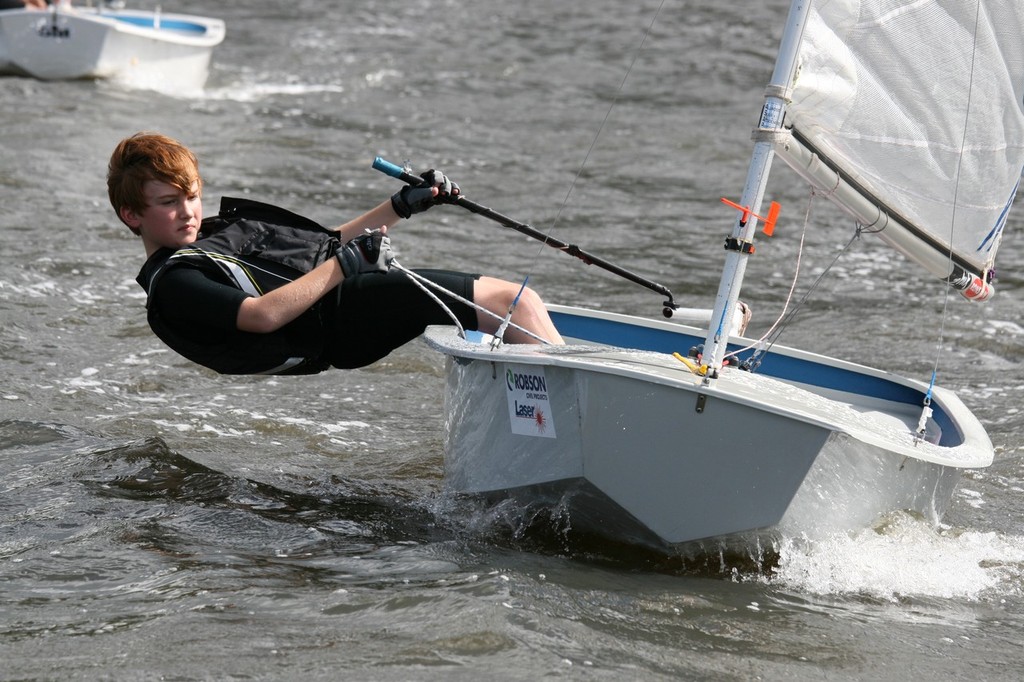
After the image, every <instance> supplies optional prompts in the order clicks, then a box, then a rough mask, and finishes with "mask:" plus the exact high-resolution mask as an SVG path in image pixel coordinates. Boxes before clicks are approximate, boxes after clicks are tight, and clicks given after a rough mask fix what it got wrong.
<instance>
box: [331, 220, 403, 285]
mask: <svg viewBox="0 0 1024 682" xmlns="http://www.w3.org/2000/svg"><path fill="white" fill-rule="evenodd" d="M335 256H336V257H337V259H338V262H339V263H341V272H342V273H343V274H344V275H345V279H348V278H349V277H351V276H352V275H358V274H365V273H370V272H387V271H388V270H390V269H391V261H393V260H394V259H395V253H394V251H392V250H391V238H390V237H387V236H386V235H384V233H382V232H381V231H380V230H373V231H372V232H370V231H369V230H368V231H367V232H366V234H361V235H359V236H358V237H356V238H355V239H351V240H349V241H348V242H347V243H346V244H345V245H344V246H342V247H341V248H340V249H338V252H337V253H336V254H335Z"/></svg>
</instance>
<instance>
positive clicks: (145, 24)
mask: <svg viewBox="0 0 1024 682" xmlns="http://www.w3.org/2000/svg"><path fill="white" fill-rule="evenodd" d="M113 18H114V19H116V20H117V21H121V22H124V23H126V24H131V25H132V26H141V27H142V28H158V24H159V29H160V30H166V31H177V32H178V33H193V34H196V35H202V34H204V33H206V26H204V25H203V24H198V23H196V22H194V21H183V20H180V19H165V18H162V17H155V16H154V17H136V16H119V15H113Z"/></svg>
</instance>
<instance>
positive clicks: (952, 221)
mask: <svg viewBox="0 0 1024 682" xmlns="http://www.w3.org/2000/svg"><path fill="white" fill-rule="evenodd" d="M980 15H981V2H980V1H979V2H978V3H977V5H976V8H975V12H974V46H973V51H972V52H971V72H970V75H969V76H968V78H967V82H968V83H969V84H970V85H969V87H968V88H967V110H966V111H965V112H964V128H963V131H962V132H961V134H960V154H959V156H958V157H957V164H956V181H955V182H954V184H953V210H952V212H951V214H950V217H949V240H948V243H949V252H948V253H947V263H948V264H949V270H950V271H952V269H953V234H954V232H955V231H956V214H957V206H959V205H960V174H961V171H962V170H963V163H964V149H965V148H966V146H967V127H968V124H969V122H970V119H971V104H972V102H973V101H974V97H973V95H974V67H975V65H976V64H977V54H978V24H979V22H980ZM951 289H952V287H950V286H949V284H948V283H947V285H946V289H945V291H944V293H943V296H942V315H941V316H940V317H939V338H938V339H937V340H936V344H935V363H934V364H933V365H932V376H931V380H930V381H929V382H928V390H927V391H926V392H925V395H924V399H923V400H922V401H921V417H920V419H919V420H918V424H917V431H916V432H915V433H914V443H915V444H917V443H920V442H921V441H922V440H923V439H924V437H925V432H926V430H927V424H928V419H929V418H930V417H931V415H932V409H931V404H932V391H933V390H934V388H935V383H936V380H937V379H938V376H939V363H940V362H941V360H942V355H943V351H942V345H943V341H944V340H945V338H946V318H947V315H948V311H949V299H950V298H951Z"/></svg>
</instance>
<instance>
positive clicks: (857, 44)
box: [776, 0, 1024, 299]
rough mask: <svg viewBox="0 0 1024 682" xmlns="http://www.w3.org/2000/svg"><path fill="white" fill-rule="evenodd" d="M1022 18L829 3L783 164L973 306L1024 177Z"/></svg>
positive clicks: (947, 4) (955, 3)
mask: <svg viewBox="0 0 1024 682" xmlns="http://www.w3.org/2000/svg"><path fill="white" fill-rule="evenodd" d="M1021 36H1024V4H1021V3H1019V2H1005V1H998V2H997V1H996V0H990V1H988V0H987V1H983V0H863V1H857V0H821V2H817V3H815V4H814V6H813V7H812V9H811V12H810V14H809V17H808V21H807V25H806V27H805V30H804V34H803V44H802V46H801V49H800V58H799V66H798V73H797V76H796V79H795V82H794V85H793V90H792V93H791V103H790V105H789V107H788V108H787V112H786V126H787V127H791V130H792V138H791V139H785V140H784V141H783V142H780V143H778V144H777V145H776V151H777V153H778V154H779V155H780V156H781V157H782V158H783V159H784V160H786V162H787V163H789V164H790V165H791V166H793V168H795V169H796V170H797V171H798V172H799V173H801V174H802V175H804V176H805V177H806V178H807V179H808V180H810V181H811V182H812V184H814V185H815V186H817V187H818V188H819V189H821V190H823V191H826V192H828V193H829V194H830V196H831V197H832V198H833V200H835V201H836V202H837V203H838V204H840V205H841V206H842V207H843V208H845V209H846V210H847V211H849V212H850V213H852V214H853V215H854V217H855V218H856V219H857V220H858V221H859V222H860V223H862V224H863V225H865V226H866V227H868V228H870V229H872V230H880V232H879V235H880V236H881V237H882V238H883V239H884V240H886V241H887V242H889V243H890V244H891V245H892V246H894V247H895V248H897V249H898V250H900V251H901V252H903V253H904V254H905V255H907V256H908V257H910V258H911V259H913V260H915V261H917V262H918V263H920V264H922V265H924V266H925V268H926V269H927V270H928V271H929V272H931V273H932V274H933V275H935V276H938V277H941V278H943V279H948V280H949V281H950V282H951V284H953V285H954V286H956V287H957V288H958V289H960V290H961V291H962V293H964V295H965V296H967V297H968V298H972V299H985V298H988V296H989V295H990V294H991V291H992V289H991V286H990V282H991V278H992V273H993V268H994V264H995V257H996V251H997V250H998V248H999V240H1000V237H1001V234H1002V230H1003V226H1004V225H1005V223H1006V216H1007V212H1008V210H1009V207H1010V205H1011V203H1012V202H1013V197H1014V195H1015V192H1016V189H1017V185H1018V183H1019V180H1020V177H1021V171H1022V168H1024V40H1022V38H1021Z"/></svg>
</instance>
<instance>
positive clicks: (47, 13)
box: [0, 3, 224, 93]
mask: <svg viewBox="0 0 1024 682" xmlns="http://www.w3.org/2000/svg"><path fill="white" fill-rule="evenodd" d="M223 40H224V22H223V21H221V20H220V19H211V18H208V17H198V16H191V15H185V14H168V13H162V12H160V11H155V12H148V11H142V10H129V9H111V8H106V7H103V6H96V7H79V6H77V5H75V6H68V5H66V4H61V3H56V4H54V5H52V6H51V7H50V8H49V9H46V10H38V9H20V10H5V11H2V12H0V73H6V74H13V75H23V76H30V77H33V78H39V79H41V80H65V79H76V78H98V79H110V80H114V81H117V82H119V83H123V84H125V85H128V86H131V87H138V88H146V89H152V90H160V91H162V92H169V93H175V92H183V93H188V92H194V91H198V90H201V89H202V88H203V86H204V85H205V83H206V78H207V76H208V74H209V67H210V58H211V55H212V52H213V48H214V47H216V46H217V45H219V44H220V43H221V42H222V41H223Z"/></svg>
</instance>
